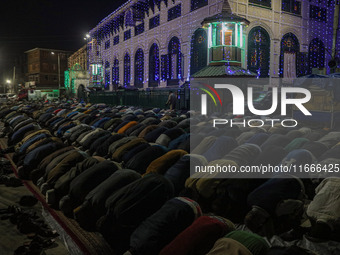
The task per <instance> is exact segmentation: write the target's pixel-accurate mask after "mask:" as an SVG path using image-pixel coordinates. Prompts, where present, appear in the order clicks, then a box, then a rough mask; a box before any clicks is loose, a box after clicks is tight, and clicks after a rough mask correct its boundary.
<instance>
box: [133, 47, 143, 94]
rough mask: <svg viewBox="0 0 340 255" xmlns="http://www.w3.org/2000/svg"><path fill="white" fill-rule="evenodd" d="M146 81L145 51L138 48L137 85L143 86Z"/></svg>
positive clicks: (136, 64) (136, 57)
mask: <svg viewBox="0 0 340 255" xmlns="http://www.w3.org/2000/svg"><path fill="white" fill-rule="evenodd" d="M143 81H144V53H143V50H142V49H138V50H137V51H136V55H135V86H136V87H140V88H141V87H143Z"/></svg>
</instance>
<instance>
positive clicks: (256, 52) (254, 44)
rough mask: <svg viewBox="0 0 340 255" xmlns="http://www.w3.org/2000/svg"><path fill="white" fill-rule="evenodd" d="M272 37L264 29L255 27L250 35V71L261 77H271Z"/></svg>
mask: <svg viewBox="0 0 340 255" xmlns="http://www.w3.org/2000/svg"><path fill="white" fill-rule="evenodd" d="M269 68H270V37H269V34H268V32H267V31H266V30H265V29H263V28H262V27H260V26H258V27H254V28H253V29H252V30H250V32H249V35H248V69H249V70H250V71H252V72H254V73H257V74H258V76H259V77H261V78H264V77H269Z"/></svg>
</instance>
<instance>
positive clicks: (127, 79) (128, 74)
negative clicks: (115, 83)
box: [124, 53, 131, 86]
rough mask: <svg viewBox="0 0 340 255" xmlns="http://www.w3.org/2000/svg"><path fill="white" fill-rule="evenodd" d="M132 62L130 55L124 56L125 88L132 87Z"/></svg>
mask: <svg viewBox="0 0 340 255" xmlns="http://www.w3.org/2000/svg"><path fill="white" fill-rule="evenodd" d="M130 77H131V60H130V55H129V53H126V54H125V56H124V86H130Z"/></svg>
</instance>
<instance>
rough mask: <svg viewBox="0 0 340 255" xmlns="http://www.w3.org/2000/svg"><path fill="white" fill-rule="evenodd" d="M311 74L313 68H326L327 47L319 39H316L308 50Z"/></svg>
mask: <svg viewBox="0 0 340 255" xmlns="http://www.w3.org/2000/svg"><path fill="white" fill-rule="evenodd" d="M308 63H309V73H312V69H313V68H323V67H325V46H324V44H323V42H322V41H321V40H320V39H319V38H314V39H313V40H312V41H311V42H310V44H309V50H308Z"/></svg>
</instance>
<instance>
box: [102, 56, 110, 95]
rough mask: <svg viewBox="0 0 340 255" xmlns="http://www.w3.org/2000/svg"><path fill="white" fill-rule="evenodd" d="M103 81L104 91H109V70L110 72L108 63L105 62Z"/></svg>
mask: <svg viewBox="0 0 340 255" xmlns="http://www.w3.org/2000/svg"><path fill="white" fill-rule="evenodd" d="M104 67H105V79H104V89H105V90H110V79H111V78H110V77H111V70H110V62H109V61H105V66H104Z"/></svg>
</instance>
